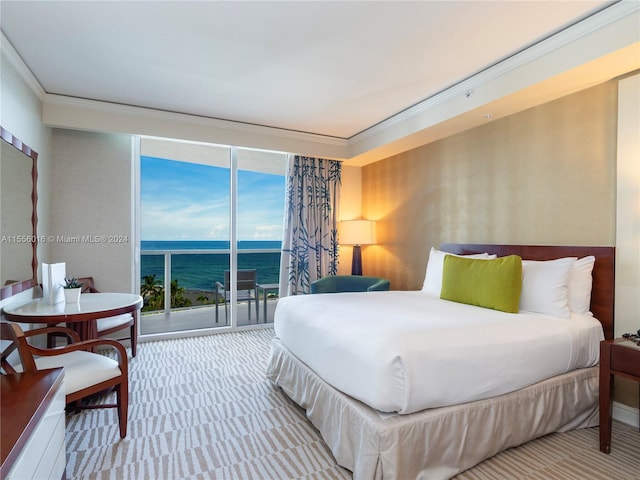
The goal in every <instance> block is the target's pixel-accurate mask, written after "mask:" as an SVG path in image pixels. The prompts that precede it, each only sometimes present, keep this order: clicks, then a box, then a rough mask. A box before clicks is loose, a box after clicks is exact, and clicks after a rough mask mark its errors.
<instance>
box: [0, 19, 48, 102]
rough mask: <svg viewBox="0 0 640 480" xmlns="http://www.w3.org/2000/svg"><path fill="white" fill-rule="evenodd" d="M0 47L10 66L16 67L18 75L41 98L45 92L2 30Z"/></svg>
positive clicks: (0, 32)
mask: <svg viewBox="0 0 640 480" xmlns="http://www.w3.org/2000/svg"><path fill="white" fill-rule="evenodd" d="M0 49H1V50H2V54H3V55H4V56H5V57H6V59H7V60H8V61H9V63H10V64H11V66H12V67H13V68H15V69H16V71H17V72H18V75H20V77H21V78H22V79H23V80H24V82H25V83H26V84H27V86H28V87H29V88H30V89H31V90H32V91H33V93H35V94H36V96H37V97H38V98H39V99H40V100H42V99H43V98H44V95H45V93H46V92H45V91H44V89H43V88H42V85H40V82H39V81H38V79H37V78H36V77H35V76H34V75H33V73H32V72H31V70H29V67H27V65H26V64H25V63H24V61H23V60H22V57H21V56H20V55H18V52H16V49H15V48H13V45H11V42H10V41H9V39H8V38H7V37H6V36H5V34H4V32H2V31H0Z"/></svg>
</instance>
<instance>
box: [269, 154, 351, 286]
mask: <svg viewBox="0 0 640 480" xmlns="http://www.w3.org/2000/svg"><path fill="white" fill-rule="evenodd" d="M341 168H342V164H341V163H340V162H336V161H334V160H323V159H320V158H311V157H301V156H298V155H295V156H294V155H290V156H289V157H288V159H287V179H286V195H287V197H286V199H285V218H284V234H283V240H282V254H281V259H280V296H281V297H284V296H287V295H299V294H305V293H309V292H310V284H311V282H313V281H314V280H317V279H318V278H321V277H325V276H327V275H335V274H336V273H337V271H338V209H339V206H340V185H341V183H340V174H341Z"/></svg>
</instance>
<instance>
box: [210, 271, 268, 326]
mask: <svg viewBox="0 0 640 480" xmlns="http://www.w3.org/2000/svg"><path fill="white" fill-rule="evenodd" d="M236 280H237V293H238V295H237V298H236V300H238V301H246V302H247V307H248V309H249V321H251V302H252V301H253V302H254V303H255V307H256V323H257V322H258V272H257V270H255V269H253V270H238V274H237V279H236ZM214 292H215V297H214V299H215V304H216V323H218V302H219V299H220V298H222V300H223V301H224V315H225V318H229V312H228V307H227V304H228V303H229V302H230V301H231V272H230V271H229V270H225V272H224V284H222V283H220V282H216V284H215V286H214Z"/></svg>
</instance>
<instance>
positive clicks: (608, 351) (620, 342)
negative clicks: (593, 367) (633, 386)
mask: <svg viewBox="0 0 640 480" xmlns="http://www.w3.org/2000/svg"><path fill="white" fill-rule="evenodd" d="M614 375H619V376H621V377H625V378H629V379H631V380H635V381H636V382H640V346H639V345H638V344H637V343H636V342H635V341H633V340H627V339H624V338H616V339H615V340H604V341H602V342H600V451H602V452H604V453H609V452H610V451H611V409H612V403H613V402H612V401H611V391H612V390H613V376H614Z"/></svg>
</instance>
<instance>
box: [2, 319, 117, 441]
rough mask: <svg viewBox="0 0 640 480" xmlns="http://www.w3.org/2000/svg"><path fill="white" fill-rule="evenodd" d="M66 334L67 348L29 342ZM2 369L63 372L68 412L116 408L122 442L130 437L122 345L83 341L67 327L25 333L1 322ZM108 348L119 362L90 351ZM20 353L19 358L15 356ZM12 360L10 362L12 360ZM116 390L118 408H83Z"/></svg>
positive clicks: (12, 371) (106, 341)
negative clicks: (88, 401)
mask: <svg viewBox="0 0 640 480" xmlns="http://www.w3.org/2000/svg"><path fill="white" fill-rule="evenodd" d="M50 333H55V334H56V335H59V334H64V335H65V337H66V338H67V339H68V341H70V343H69V344H68V345H67V346H63V347H56V348H38V347H36V346H34V345H31V344H30V343H29V341H28V340H27V339H29V338H31V337H34V336H37V335H48V334H50ZM0 339H2V340H3V347H5V346H6V348H4V350H2V352H1V353H0V368H2V370H3V373H5V374H14V373H21V372H34V371H37V370H44V369H48V368H61V367H62V368H64V388H65V394H66V403H67V408H68V409H70V410H74V411H75V410H83V409H94V408H117V410H118V423H119V426H120V438H124V437H125V436H126V435H127V415H128V410H129V376H128V375H129V373H128V368H129V367H128V359H127V352H126V350H125V349H124V347H123V346H122V344H121V343H120V342H117V341H115V340H111V339H106V338H105V339H95V340H86V341H84V342H81V341H80V337H79V336H78V334H77V333H76V332H75V331H74V330H71V329H70V328H66V327H46V328H38V329H35V330H28V331H26V332H23V331H22V329H21V328H20V327H19V326H18V325H17V324H15V323H11V322H0ZM7 341H8V342H7ZM104 346H108V347H109V348H113V349H115V350H116V353H117V356H118V360H117V361H116V360H114V359H112V358H109V357H106V356H104V355H101V354H98V353H92V352H89V351H87V349H93V348H96V347H104ZM14 352H17V356H16V355H12V353H14ZM10 356H11V358H10ZM111 389H114V390H115V392H116V403H115V404H91V405H87V404H83V403H82V402H81V401H82V400H83V399H85V398H87V397H89V396H92V395H95V394H97V393H100V392H104V391H107V390H111Z"/></svg>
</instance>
